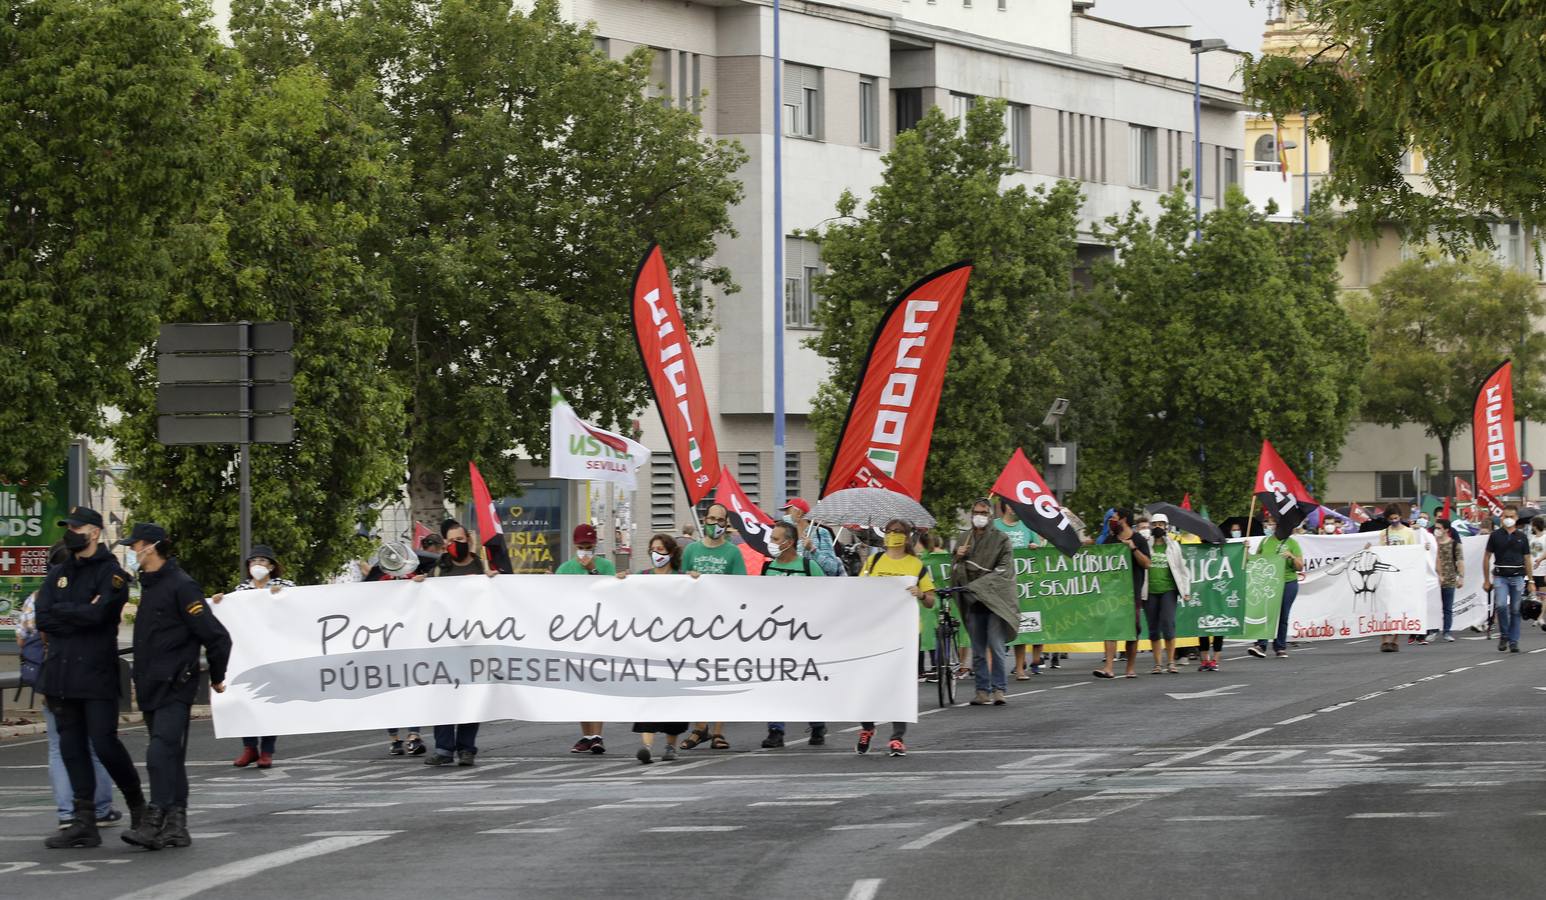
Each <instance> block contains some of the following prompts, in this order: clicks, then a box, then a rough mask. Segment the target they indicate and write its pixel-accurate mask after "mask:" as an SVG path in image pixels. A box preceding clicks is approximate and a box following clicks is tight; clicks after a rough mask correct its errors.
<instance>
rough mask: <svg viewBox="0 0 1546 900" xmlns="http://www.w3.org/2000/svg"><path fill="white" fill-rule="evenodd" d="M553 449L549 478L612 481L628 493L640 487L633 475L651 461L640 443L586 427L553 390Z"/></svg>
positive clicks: (591, 426)
mask: <svg viewBox="0 0 1546 900" xmlns="http://www.w3.org/2000/svg"><path fill="white" fill-rule="evenodd" d="M549 422H550V432H551V436H552V439H553V446H552V448H551V449H550V450H549V452H548V460H549V462H548V475H549V476H551V477H553V478H573V479H580V480H586V481H610V482H612V483H614V484H620V485H622V486H623V487H624V488H627V489H628V490H634V489H635V488H636V487H637V482H636V481H635V477H634V473H635V472H637V471H639V468H640V467H641V466H643V465H644V464H645V463H646V462H648V461H649V458H650V451H649V450H648V449H647V448H646V447H645V446H644V445H643V444H641V443H639V442H638V441H631V440H629V439H628V438H625V437H623V436H622V435H620V434H615V433H613V432H611V431H605V430H603V429H600V428H597V427H595V426H594V425H590V424H587V423H586V422H585V421H584V420H583V419H581V418H580V417H579V416H577V415H575V412H574V409H573V408H572V407H571V406H570V405H569V404H568V403H565V402H564V398H563V395H561V394H559V393H558V389H557V388H554V389H553V411H552V413H551V414H550V416H549Z"/></svg>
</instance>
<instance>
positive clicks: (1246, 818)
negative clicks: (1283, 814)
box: [1165, 816, 1265, 822]
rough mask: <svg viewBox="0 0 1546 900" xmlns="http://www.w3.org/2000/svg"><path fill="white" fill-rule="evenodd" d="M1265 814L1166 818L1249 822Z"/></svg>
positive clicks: (1188, 820)
mask: <svg viewBox="0 0 1546 900" xmlns="http://www.w3.org/2000/svg"><path fill="white" fill-rule="evenodd" d="M1261 818H1265V817H1264V816H1175V817H1173V818H1169V819H1166V820H1165V821H1167V822H1247V821H1250V820H1251V819H1261Z"/></svg>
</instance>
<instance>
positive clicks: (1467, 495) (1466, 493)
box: [1455, 478, 1476, 503]
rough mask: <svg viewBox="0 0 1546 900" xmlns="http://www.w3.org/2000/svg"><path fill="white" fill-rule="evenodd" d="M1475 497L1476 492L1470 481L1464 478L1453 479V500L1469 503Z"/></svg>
mask: <svg viewBox="0 0 1546 900" xmlns="http://www.w3.org/2000/svg"><path fill="white" fill-rule="evenodd" d="M1475 499H1476V492H1475V491H1473V490H1472V489H1471V484H1470V482H1468V481H1466V480H1465V479H1464V478H1456V479H1455V502H1456V503H1469V502H1470V501H1472V500H1475Z"/></svg>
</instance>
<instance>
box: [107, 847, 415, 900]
mask: <svg viewBox="0 0 1546 900" xmlns="http://www.w3.org/2000/svg"><path fill="white" fill-rule="evenodd" d="M387 837H388V835H385V834H357V835H340V836H337V837H325V838H320V839H318V840H315V841H312V842H311V843H309V844H301V845H300V846H297V847H290V848H287V849H285V850H277V851H275V852H273V853H263V854H260V855H258V856H250V857H248V858H246V859H243V860H238V861H236V862H232V863H226V864H225V865H223V866H212V867H210V868H208V869H203V870H201V871H198V872H195V873H193V874H192V875H187V876H184V877H182V878H177V879H173V880H172V881H167V882H163V883H161V884H157V885H152V886H150V887H147V888H143V889H141V890H138V891H133V892H130V893H127V894H123V895H120V896H119V898H118V900H184V898H187V897H193V896H195V895H197V894H202V893H204V892H206V891H211V890H214V889H215V888H218V887H222V886H224V885H227V884H230V883H231V882H233V881H240V880H241V879H243V878H249V877H251V876H253V875H258V874H261V873H263V872H270V871H273V870H274V869H277V868H280V867H282V866H288V865H290V864H292V863H297V862H300V861H301V860H305V859H311V858H312V857H315V856H325V855H326V854H329V853H337V852H338V851H340V850H350V849H353V848H355V847H363V846H365V845H366V844H373V843H375V842H376V841H382V840H386V838H387Z"/></svg>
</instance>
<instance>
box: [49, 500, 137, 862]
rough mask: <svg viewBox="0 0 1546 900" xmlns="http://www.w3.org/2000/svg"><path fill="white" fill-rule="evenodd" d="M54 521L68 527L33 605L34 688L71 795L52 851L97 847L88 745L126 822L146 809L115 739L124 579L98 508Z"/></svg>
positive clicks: (127, 758)
mask: <svg viewBox="0 0 1546 900" xmlns="http://www.w3.org/2000/svg"><path fill="white" fill-rule="evenodd" d="M59 524H60V525H64V526H67V527H68V529H69V530H68V531H66V532H65V535H64V547H65V549H66V550H67V551H68V556H66V557H65V559H64V561H63V562H60V563H58V564H57V565H52V566H49V569H48V575H47V577H46V578H45V579H44V582H43V587H42V588H41V589H39V591H38V598H37V606H36V609H37V624H38V630H39V631H41V632H43V635H44V638H45V641H46V643H45V650H44V655H43V668H42V671H41V672H40V673H39V675H38V690H39V691H40V692H41V693H42V694H43V696H44V697H45V698H47V701H48V708H49V710H50V711H51V712H52V713H53V714H54V723H55V725H56V726H57V727H58V730H59V755H60V756H61V757H63V759H64V767H65V769H66V771H68V772H69V773H70V788H71V791H72V793H73V794H74V797H75V810H74V814H73V816H72V817H71V819H70V823H69V826H68V827H66V828H65V829H64V830H62V831H59V832H58V833H57V834H54V835H51V836H50V837H49V838H48V839H47V840H45V841H44V842H43V843H44V845H45V846H47V847H49V848H50V849H54V850H58V849H63V848H67V847H97V846H100V845H101V844H102V838H101V836H100V835H98V834H97V820H96V809H95V803H94V801H93V799H92V798H93V797H94V795H95V794H96V789H97V776H96V771H95V769H94V767H93V766H92V764H91V751H92V750H95V751H96V753H97V759H99V760H101V761H102V767H103V768H104V769H106V770H107V773H108V776H109V777H111V778H112V779H113V783H114V784H116V785H118V789H119V790H120V791H122V792H123V799H124V804H125V805H127V806H128V807H129V813H130V816H131V817H132V818H131V822H132V823H133V824H139V823H140V821H141V819H142V818H143V816H144V815H145V812H146V810H145V794H144V792H143V791H141V789H140V776H139V773H138V772H137V771H135V769H134V760H133V759H132V758H131V757H130V756H129V751H127V750H125V749H124V746H123V743H122V742H121V741H119V740H118V620H119V617H120V616H121V615H122V614H123V606H124V603H126V602H127V601H128V599H129V576H128V575H127V574H125V573H124V571H123V569H122V568H121V567H120V566H119V565H118V560H117V559H116V558H115V557H114V556H113V554H112V553H110V552H109V551H108V549H107V547H105V546H103V545H102V543H101V538H102V516H101V514H99V513H98V512H97V511H96V510H94V509H87V508H86V507H84V506H75V507H71V508H70V512H69V514H68V515H67V516H66V517H65V518H64V520H63V521H61V522H60V523H59Z"/></svg>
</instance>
